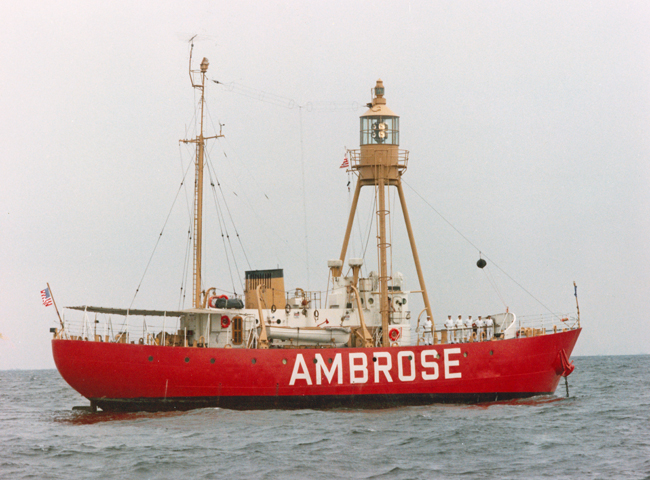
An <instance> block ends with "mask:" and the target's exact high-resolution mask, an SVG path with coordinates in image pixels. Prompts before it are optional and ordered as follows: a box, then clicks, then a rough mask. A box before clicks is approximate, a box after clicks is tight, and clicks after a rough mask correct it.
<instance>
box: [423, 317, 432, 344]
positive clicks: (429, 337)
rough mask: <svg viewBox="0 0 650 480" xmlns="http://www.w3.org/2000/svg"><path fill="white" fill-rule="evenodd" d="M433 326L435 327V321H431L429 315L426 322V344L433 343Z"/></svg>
mask: <svg viewBox="0 0 650 480" xmlns="http://www.w3.org/2000/svg"><path fill="white" fill-rule="evenodd" d="M432 327H433V323H431V319H430V318H429V317H427V320H426V321H425V322H424V344H425V345H433V335H432V334H431V328H432Z"/></svg>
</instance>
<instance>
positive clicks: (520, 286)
mask: <svg viewBox="0 0 650 480" xmlns="http://www.w3.org/2000/svg"><path fill="white" fill-rule="evenodd" d="M402 182H403V183H404V184H405V185H406V186H408V187H409V188H410V189H411V190H413V193H415V194H416V195H417V196H418V197H420V199H421V200H422V201H423V202H424V203H425V204H426V205H428V206H429V208H431V210H433V211H434V212H436V214H437V215H438V216H439V217H440V218H441V219H442V220H444V221H445V223H446V224H447V225H449V226H450V227H451V228H453V229H454V231H455V232H456V233H457V234H458V235H460V236H461V237H462V238H463V239H464V240H465V241H466V242H467V243H469V244H470V245H471V246H472V247H474V248H475V249H476V251H478V252H479V254H481V253H482V252H481V250H480V249H479V248H478V247H477V246H476V245H474V244H473V243H472V242H471V241H470V239H469V238H467V237H466V236H465V235H463V234H462V232H461V231H460V230H458V229H457V228H456V227H455V226H454V225H453V224H452V223H451V222H450V221H449V220H447V219H446V218H445V217H444V215H442V213H440V212H439V211H438V210H436V208H435V207H434V206H433V205H431V204H430V203H429V202H428V201H427V199H426V198H424V197H423V196H422V195H420V193H419V192H418V191H417V190H415V189H414V188H413V187H412V186H411V185H409V184H408V183H407V182H405V181H404V180H402ZM482 255H483V257H485V258H486V259H487V260H489V261H490V262H491V263H492V265H494V266H495V267H496V268H498V269H499V270H500V271H501V273H503V274H504V275H505V276H506V277H508V278H509V279H510V280H512V282H514V283H515V285H517V286H518V287H519V288H521V289H522V290H523V291H524V292H526V293H527V294H528V295H529V296H530V297H531V298H532V299H533V300H535V301H536V302H537V303H539V304H540V305H541V306H542V307H544V308H545V309H546V310H548V311H549V312H550V313H551V314H553V315H554V316H556V317H558V318H560V317H559V315H557V314H556V313H555V312H553V311H552V310H551V309H550V308H548V307H547V306H546V305H544V304H543V303H542V302H541V301H540V300H539V299H538V298H537V297H535V295H533V294H532V293H530V292H529V291H528V290H527V289H526V288H525V287H524V286H523V285H522V284H521V283H519V282H518V281H517V280H515V279H514V278H512V277H511V276H510V275H509V274H508V273H507V272H506V271H505V270H504V269H503V268H501V267H500V266H499V265H497V264H496V263H495V262H494V260H492V259H491V258H490V257H488V256H487V255H485V253H483V254H482Z"/></svg>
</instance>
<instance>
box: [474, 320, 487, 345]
mask: <svg viewBox="0 0 650 480" xmlns="http://www.w3.org/2000/svg"><path fill="white" fill-rule="evenodd" d="M476 339H477V340H478V341H479V342H480V341H481V340H485V320H483V317H481V316H480V315H479V317H478V320H477V321H476Z"/></svg>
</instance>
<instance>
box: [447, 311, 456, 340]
mask: <svg viewBox="0 0 650 480" xmlns="http://www.w3.org/2000/svg"><path fill="white" fill-rule="evenodd" d="M445 328H446V329H447V342H449V343H456V338H455V337H454V321H453V320H452V319H451V315H447V321H446V322H445Z"/></svg>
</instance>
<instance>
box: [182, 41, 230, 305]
mask: <svg viewBox="0 0 650 480" xmlns="http://www.w3.org/2000/svg"><path fill="white" fill-rule="evenodd" d="M209 65H210V63H209V62H208V59H207V58H205V57H204V58H203V60H202V61H201V69H200V70H192V52H191V51H190V80H191V82H192V87H194V88H196V89H198V90H199V91H200V92H201V101H200V110H201V111H200V121H199V124H200V127H199V134H198V135H197V136H196V138H193V139H190V140H181V142H183V143H195V144H196V159H195V162H194V254H193V264H194V265H193V267H194V268H193V281H192V284H193V290H192V306H193V307H194V308H201V306H202V305H203V304H202V302H201V293H202V292H201V265H202V249H203V168H204V164H205V163H204V151H205V141H206V140H209V139H211V138H218V137H223V135H221V133H220V134H219V135H213V136H211V137H204V136H203V120H204V118H205V117H204V114H203V112H204V109H205V74H206V72H207V71H208V66H209ZM197 74H198V75H199V78H200V81H199V82H195V81H194V79H195V76H196V75H197Z"/></svg>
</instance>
